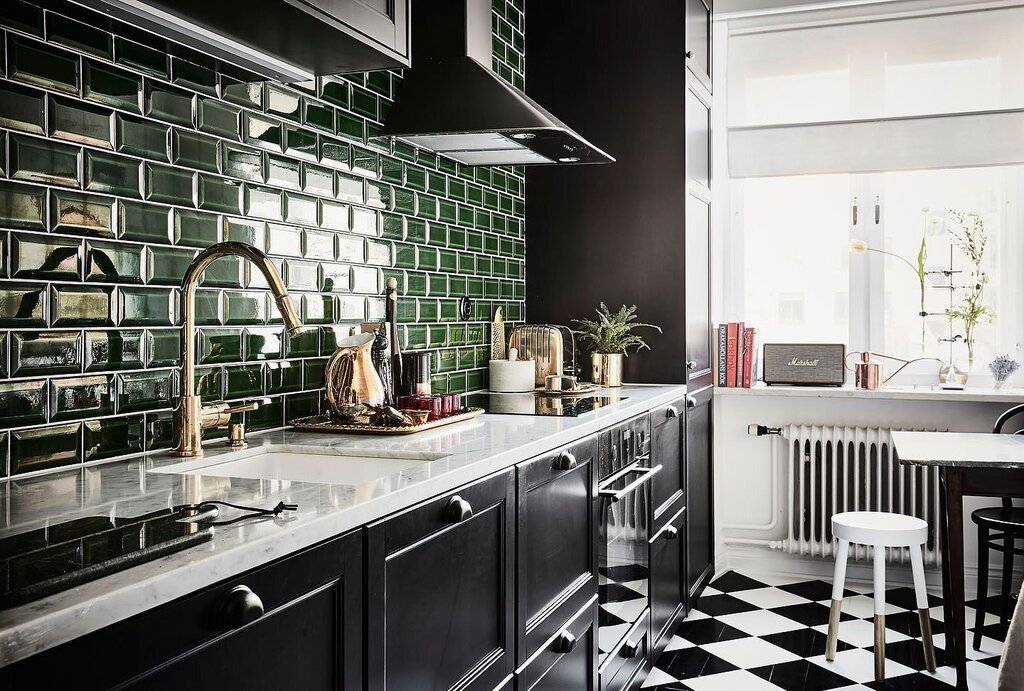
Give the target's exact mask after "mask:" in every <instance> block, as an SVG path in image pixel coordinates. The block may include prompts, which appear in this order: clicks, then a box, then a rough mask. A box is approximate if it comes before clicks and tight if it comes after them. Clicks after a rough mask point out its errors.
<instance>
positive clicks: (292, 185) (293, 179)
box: [264, 154, 300, 190]
mask: <svg viewBox="0 0 1024 691" xmlns="http://www.w3.org/2000/svg"><path fill="white" fill-rule="evenodd" d="M265 165H266V167H265V171H264V178H265V180H266V182H268V183H269V184H271V185H276V186H278V187H287V188H289V189H293V190H298V189H299V188H300V184H299V165H300V164H299V162H298V161H296V160H295V159H292V158H285V157H283V156H275V155H273V154H268V155H267V156H266V164H265Z"/></svg>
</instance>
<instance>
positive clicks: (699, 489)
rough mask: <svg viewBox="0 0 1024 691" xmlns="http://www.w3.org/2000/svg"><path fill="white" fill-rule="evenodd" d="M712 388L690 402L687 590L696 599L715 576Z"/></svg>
mask: <svg viewBox="0 0 1024 691" xmlns="http://www.w3.org/2000/svg"><path fill="white" fill-rule="evenodd" d="M712 392H713V388H712V387H706V388H704V389H701V390H699V391H694V392H693V393H691V394H689V395H688V396H687V401H686V593H687V596H688V600H687V601H688V602H691V603H692V602H694V601H695V600H696V598H697V597H698V596H699V595H700V592H701V591H702V590H703V589H704V586H705V585H707V584H708V582H709V581H710V580H711V577H712V575H714V559H715V555H714V545H715V543H714V526H713V523H712V517H713V515H714V513H713V508H714V498H713V494H712V480H713V466H712V455H711V444H712V436H711V417H712V416H711V406H712Z"/></svg>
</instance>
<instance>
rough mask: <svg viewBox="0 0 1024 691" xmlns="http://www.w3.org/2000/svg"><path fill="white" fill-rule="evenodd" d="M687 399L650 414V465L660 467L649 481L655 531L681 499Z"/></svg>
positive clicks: (683, 488) (656, 409)
mask: <svg viewBox="0 0 1024 691" xmlns="http://www.w3.org/2000/svg"><path fill="white" fill-rule="evenodd" d="M685 408H686V399H680V400H678V401H674V402H673V403H672V404H670V405H666V406H662V407H661V408H655V409H654V410H652V411H651V465H652V466H655V465H660V466H661V472H659V473H658V474H657V475H656V476H655V477H654V480H653V481H652V484H653V488H652V492H653V497H654V501H653V504H654V529H655V530H658V529H659V528H661V526H663V525H664V524H665V521H666V520H668V519H669V518H671V514H670V513H669V511H670V510H671V508H672V506H673V505H674V504H675V503H676V502H677V501H679V500H680V499H681V498H682V497H683V493H684V491H685V490H686V473H685V468H684V467H683V421H684V419H685V418H684V417H683V412H684V410H685Z"/></svg>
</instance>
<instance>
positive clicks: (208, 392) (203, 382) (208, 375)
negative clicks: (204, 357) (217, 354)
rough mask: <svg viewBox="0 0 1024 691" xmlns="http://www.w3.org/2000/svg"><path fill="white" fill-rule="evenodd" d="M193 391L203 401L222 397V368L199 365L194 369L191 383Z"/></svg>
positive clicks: (216, 399)
mask: <svg viewBox="0 0 1024 691" xmlns="http://www.w3.org/2000/svg"><path fill="white" fill-rule="evenodd" d="M193 386H194V387H195V392H196V394H197V395H198V396H199V398H200V399H201V400H202V401H203V402H204V403H209V402H210V401H219V400H221V399H223V398H224V368H223V367H200V368H199V369H197V370H196V378H195V382H194V384H193Z"/></svg>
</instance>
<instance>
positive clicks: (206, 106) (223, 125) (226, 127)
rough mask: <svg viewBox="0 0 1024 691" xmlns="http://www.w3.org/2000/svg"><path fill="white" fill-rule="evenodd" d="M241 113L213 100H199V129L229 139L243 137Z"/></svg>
mask: <svg viewBox="0 0 1024 691" xmlns="http://www.w3.org/2000/svg"><path fill="white" fill-rule="evenodd" d="M241 123H242V121H241V111H240V110H239V109H238V108H235V107H234V106H231V105H228V104H226V103H224V102H222V101H217V100H215V99H212V98H200V99H199V129H200V130H202V131H203V132H209V133H210V134H216V135H219V136H221V137H227V138H228V139H239V138H240V136H241Z"/></svg>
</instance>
